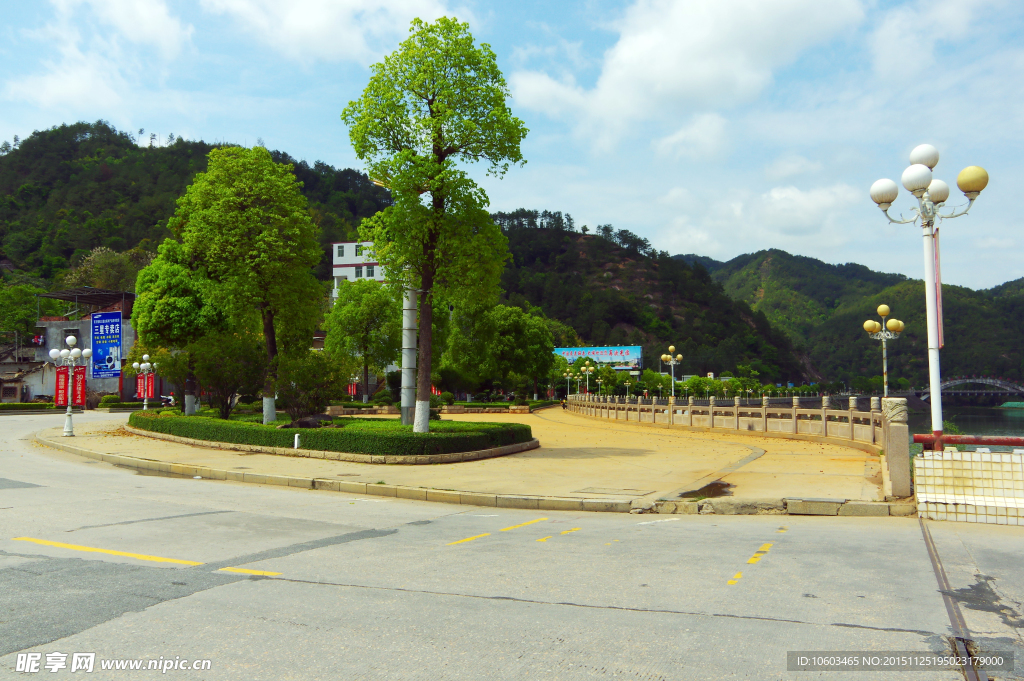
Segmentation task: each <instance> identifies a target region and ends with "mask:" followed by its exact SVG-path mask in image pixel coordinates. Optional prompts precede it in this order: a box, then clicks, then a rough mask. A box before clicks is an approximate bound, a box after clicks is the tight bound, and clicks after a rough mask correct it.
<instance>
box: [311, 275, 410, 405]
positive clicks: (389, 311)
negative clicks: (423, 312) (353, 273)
mask: <svg viewBox="0 0 1024 681" xmlns="http://www.w3.org/2000/svg"><path fill="white" fill-rule="evenodd" d="M324 326H325V330H326V331H327V337H326V339H325V340H324V347H325V348H327V350H329V351H330V352H332V353H333V354H335V355H338V356H340V357H347V358H350V359H351V360H352V362H353V363H354V362H358V363H359V364H360V365H362V369H363V371H362V374H363V401H364V402H366V401H367V399H368V397H369V386H370V369H371V368H372V369H373V371H374V373H376V374H380V373H383V372H384V368H385V367H386V366H387V365H388V364H390V363H392V362H394V361H395V360H396V359H397V358H398V352H399V350H401V345H402V306H401V304H400V303H399V301H398V297H397V296H396V295H395V292H394V290H393V289H391V288H389V287H386V286H384V285H383V284H382V283H380V282H378V281H373V280H371V279H363V280H358V281H352V282H342V284H341V286H339V287H338V299H337V300H336V301H335V303H334V307H333V308H331V311H330V313H328V315H327V319H326V320H325V322H324Z"/></svg>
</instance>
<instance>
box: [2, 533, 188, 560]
mask: <svg viewBox="0 0 1024 681" xmlns="http://www.w3.org/2000/svg"><path fill="white" fill-rule="evenodd" d="M12 541H28V542H32V543H33V544H40V545H41V546H54V547H56V548H58V549H69V550H71V551H85V552H87V553H105V554H107V555H110V556H124V557H125V558H135V559H136V560H148V561H150V562H153V563H178V564H179V565H202V563H197V562H196V561H194V560H178V559H177V558H162V557H161V556H147V555H145V554H142V553H128V552H126V551H111V550H110V549H97V548H95V547H92V546H79V545H78V544H62V543H61V542H59V541H48V540H46V539H33V538H32V537H15V538H14V539H13V540H12Z"/></svg>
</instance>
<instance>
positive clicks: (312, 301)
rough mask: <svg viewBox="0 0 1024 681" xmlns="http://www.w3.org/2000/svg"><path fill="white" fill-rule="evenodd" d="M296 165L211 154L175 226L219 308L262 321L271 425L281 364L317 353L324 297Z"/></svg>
mask: <svg viewBox="0 0 1024 681" xmlns="http://www.w3.org/2000/svg"><path fill="white" fill-rule="evenodd" d="M300 187H301V183H300V182H299V181H298V180H296V179H295V176H294V174H293V173H292V166H291V165H290V164H280V163H275V162H274V160H273V159H272V158H271V156H270V153H269V152H268V151H267V150H266V149H264V148H263V147H255V148H252V149H244V148H241V147H227V148H223V149H214V150H213V151H211V152H210V155H209V163H208V165H207V170H206V172H205V173H199V174H198V175H196V177H195V180H194V181H193V182H192V184H191V185H190V186H189V187H188V189H187V190H186V192H185V194H184V195H183V196H182V197H181V198H180V199H178V207H177V210H176V211H175V214H174V217H173V218H171V220H170V222H169V226H170V227H171V229H172V230H174V232H175V233H177V234H179V235H180V236H181V239H182V243H183V244H184V246H185V251H186V253H187V255H188V257H189V259H190V260H191V262H192V263H193V265H194V267H195V268H196V269H197V270H198V271H199V272H201V273H202V275H203V276H205V277H206V278H208V279H209V280H210V281H211V282H212V283H213V284H214V285H213V286H211V287H210V294H211V298H212V300H213V301H214V302H215V303H216V304H217V305H218V306H220V307H221V308H222V309H223V310H224V311H225V312H226V313H227V315H228V316H229V317H231V318H232V319H233V320H236V321H242V320H245V319H246V318H247V317H250V316H251V315H253V314H256V315H258V317H259V320H260V324H261V326H262V331H263V341H264V343H265V346H266V351H267V362H268V370H267V373H266V378H265V380H264V384H263V420H264V422H265V423H269V422H270V421H273V420H275V419H276V410H275V404H274V395H275V380H276V377H277V369H276V367H277V362H276V360H277V357H278V354H279V352H281V351H288V350H293V351H296V352H298V351H305V350H307V349H308V348H309V344H310V342H311V340H312V336H313V331H314V328H315V326H316V323H317V322H318V321H319V319H320V306H321V300H322V298H323V295H324V292H323V289H322V288H321V287H320V285H319V284H318V283H317V281H316V278H315V277H314V276H313V270H312V268H313V267H314V266H315V265H316V264H317V263H318V262H319V260H320V246H319V244H318V243H317V229H316V226H315V225H314V224H313V221H312V219H311V218H310V213H309V208H308V205H307V202H306V198H305V197H304V196H303V195H302V194H301V193H300Z"/></svg>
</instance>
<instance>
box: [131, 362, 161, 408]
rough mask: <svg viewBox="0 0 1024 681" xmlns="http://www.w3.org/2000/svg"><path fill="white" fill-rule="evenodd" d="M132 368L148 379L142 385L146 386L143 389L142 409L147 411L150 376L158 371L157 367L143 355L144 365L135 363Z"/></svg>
mask: <svg viewBox="0 0 1024 681" xmlns="http://www.w3.org/2000/svg"><path fill="white" fill-rule="evenodd" d="M132 368H133V369H135V371H136V372H137V373H140V374H142V375H143V376H145V377H146V380H145V381H143V383H142V385H143V386H144V387H143V389H142V409H143V411H145V410H147V409H149V387H148V386H149V374H151V373H153V372H154V371H155V370H156V365H155V364H151V363H150V361H149V355H143V356H142V363H141V364H140V363H138V362H135V363H133V364H132Z"/></svg>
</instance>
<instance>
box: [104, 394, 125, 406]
mask: <svg viewBox="0 0 1024 681" xmlns="http://www.w3.org/2000/svg"><path fill="white" fill-rule="evenodd" d="M120 401H121V398H120V397H119V396H118V395H104V396H103V397H101V398H100V406H101V407H105V406H107V405H108V404H111V403H113V402H120Z"/></svg>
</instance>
